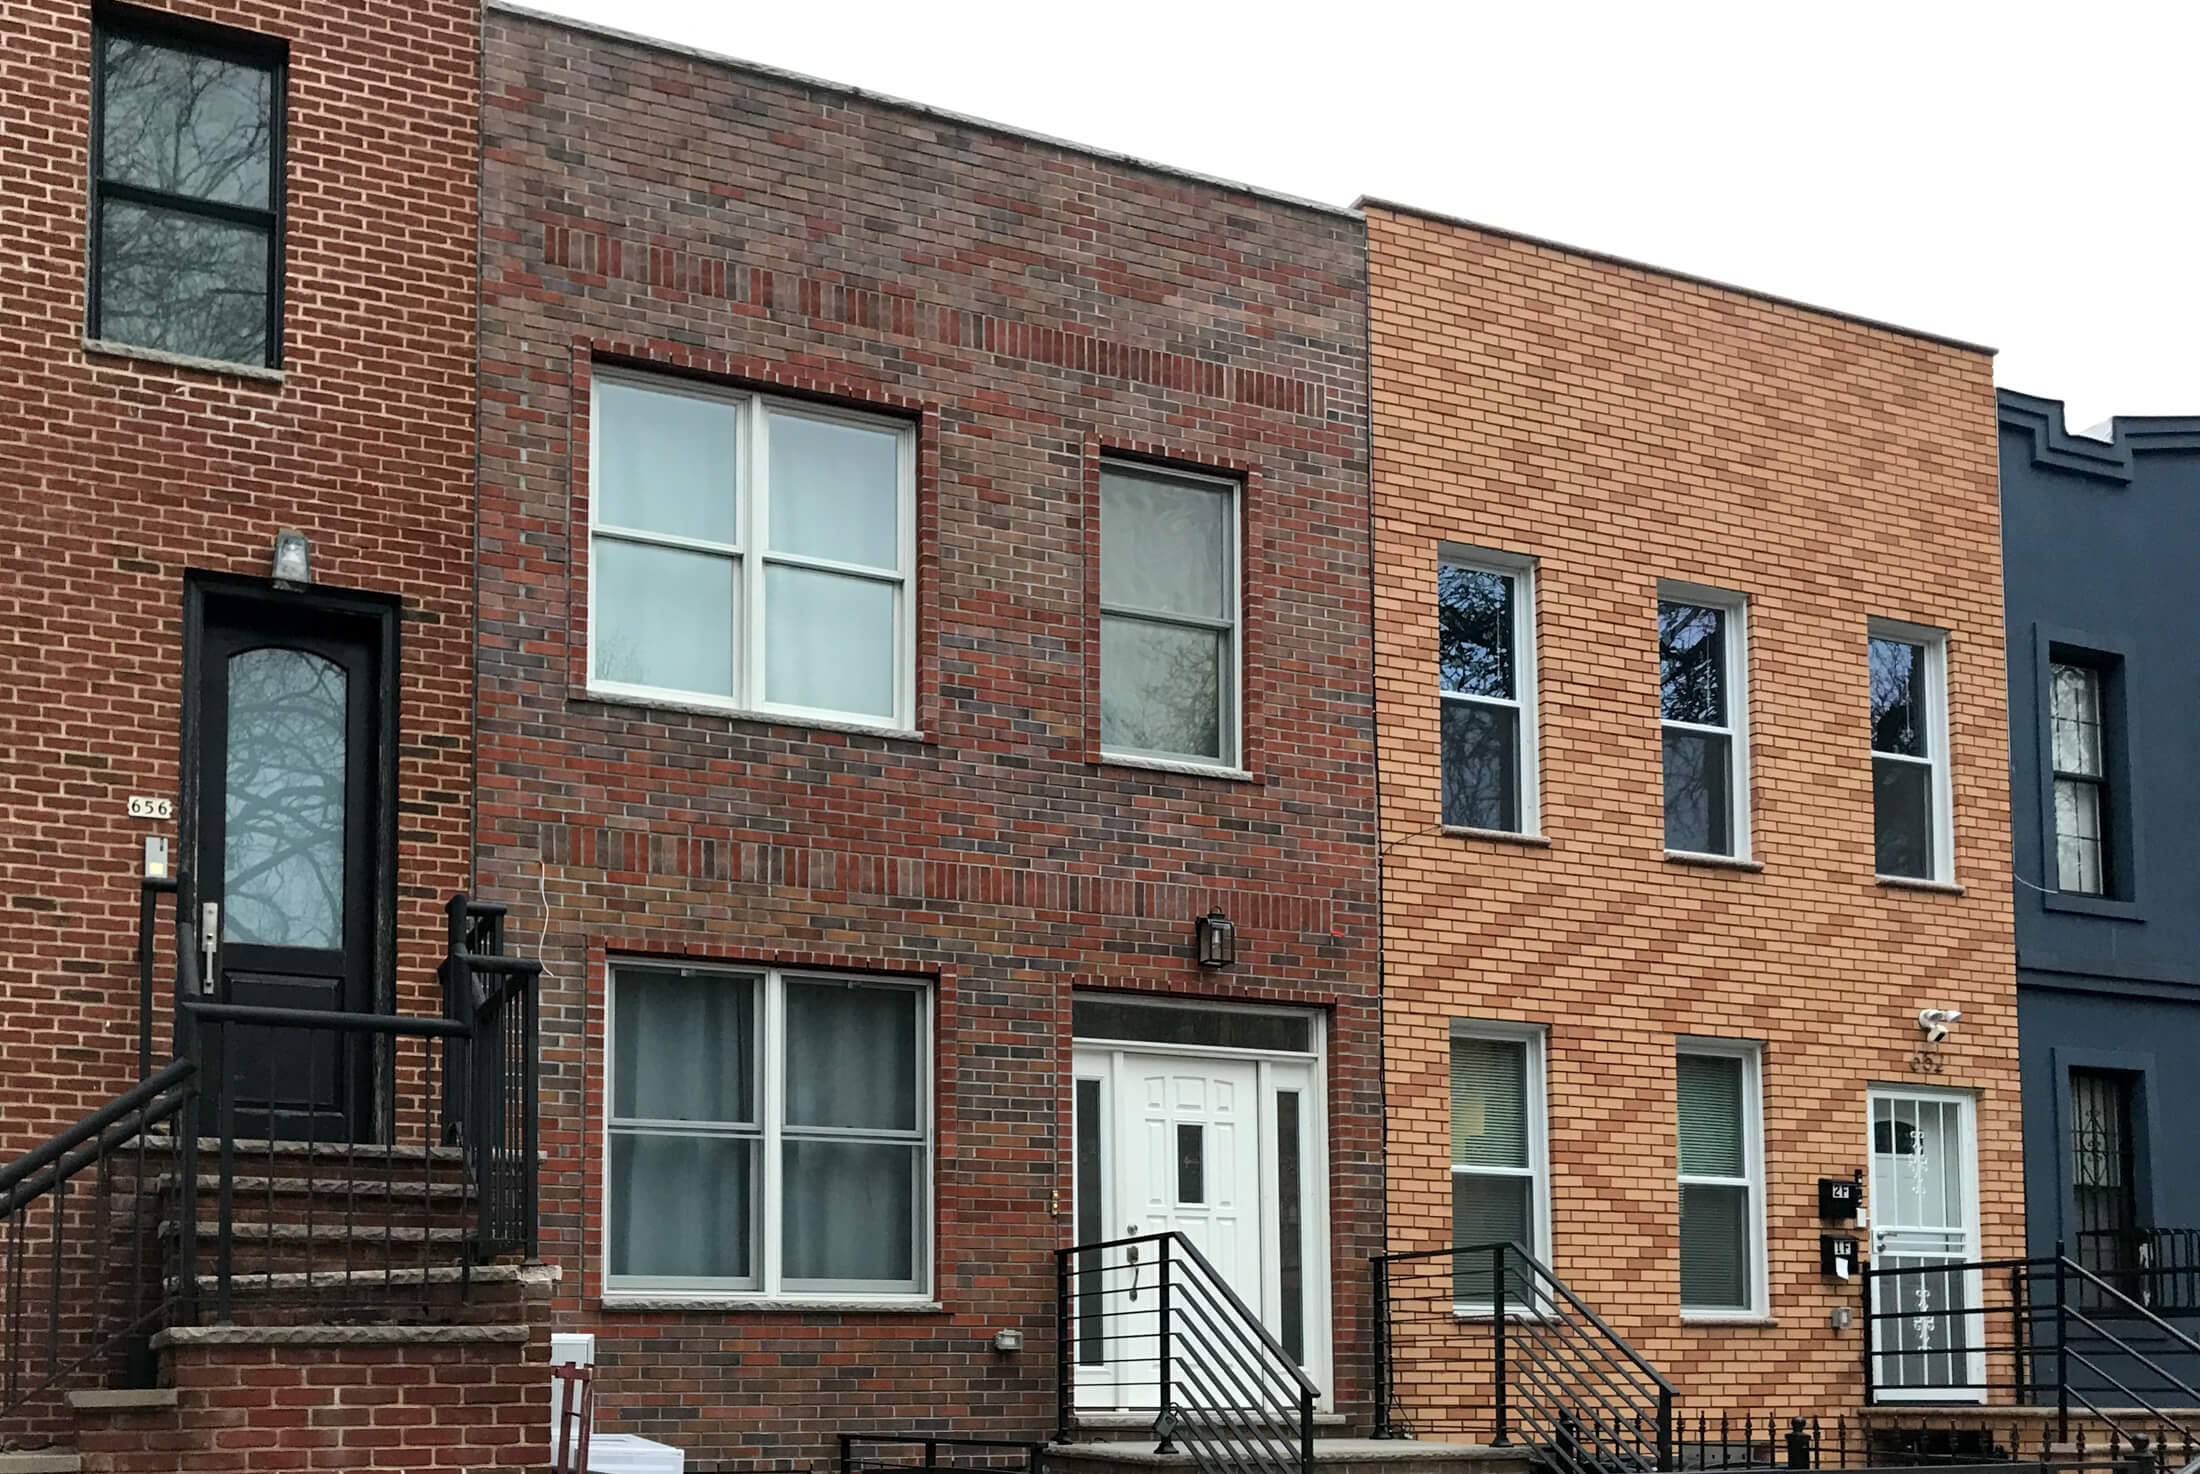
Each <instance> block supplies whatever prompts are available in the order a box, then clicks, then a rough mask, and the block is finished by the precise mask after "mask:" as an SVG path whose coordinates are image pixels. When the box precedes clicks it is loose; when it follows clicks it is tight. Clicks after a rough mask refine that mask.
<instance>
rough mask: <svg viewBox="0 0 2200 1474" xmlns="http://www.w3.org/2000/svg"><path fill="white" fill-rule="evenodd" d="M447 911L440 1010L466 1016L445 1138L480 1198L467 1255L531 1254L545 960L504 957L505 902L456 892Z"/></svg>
mask: <svg viewBox="0 0 2200 1474" xmlns="http://www.w3.org/2000/svg"><path fill="white" fill-rule="evenodd" d="M444 912H445V915H446V917H447V919H448V921H449V928H450V930H449V942H448V950H447V952H446V954H445V956H444V959H443V965H442V967H441V968H440V969H438V971H439V973H440V976H441V980H442V983H443V999H444V1013H445V1016H446V1017H449V1018H453V1019H463V1020H466V1021H468V1023H469V1025H470V1030H471V1032H470V1033H469V1035H468V1036H467V1039H466V1041H465V1042H464V1045H463V1047H461V1046H458V1045H453V1046H452V1047H451V1048H449V1049H447V1050H446V1052H445V1059H446V1074H445V1079H446V1085H447V1087H448V1088H449V1089H450V1092H451V1093H450V1097H449V1099H450V1100H451V1101H452V1102H454V1103H455V1102H456V1101H459V1100H463V1101H464V1102H465V1104H464V1106H463V1109H462V1111H461V1112H460V1114H459V1117H458V1122H457V1125H456V1129H455V1130H454V1131H453V1133H452V1134H453V1135H454V1136H455V1137H456V1139H457V1140H458V1142H459V1144H460V1145H461V1146H463V1147H464V1148H465V1151H466V1157H467V1164H468V1166H469V1168H470V1169H471V1171H472V1174H473V1180H474V1187H475V1190H476V1192H478V1193H479V1194H480V1204H481V1211H480V1216H479V1219H478V1222H477V1226H476V1231H475V1235H474V1239H473V1242H472V1250H471V1252H472V1254H473V1256H474V1257H475V1258H476V1259H489V1258H494V1257H496V1256H497V1255H499V1254H514V1253H517V1254H527V1255H532V1254H533V1253H534V1252H535V1244H536V1232H537V1221H538V1216H539V1204H538V1200H537V1180H536V1172H535V1164H536V1157H537V1154H538V1152H539V1150H540V1118H539V1115H538V1104H539V1095H538V1092H537V1090H536V1082H535V1071H536V1067H537V1064H538V1059H539V1056H540V1053H541V1033H540V1024H539V1020H538V1015H537V1012H536V1006H537V1005H536V998H535V984H536V981H537V980H538V979H539V978H540V976H541V974H542V964H541V963H539V962H536V961H533V960H531V959H521V958H516V957H512V956H509V955H507V954H506V952H505V950H504V917H505V908H504V907H502V906H495V905H488V904H485V903H481V902H474V901H468V900H467V899H466V898H465V897H464V896H453V897H451V899H450V902H449V904H448V905H446V906H445V907H444Z"/></svg>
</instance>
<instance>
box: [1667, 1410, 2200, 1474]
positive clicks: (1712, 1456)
mask: <svg viewBox="0 0 2200 1474" xmlns="http://www.w3.org/2000/svg"><path fill="white" fill-rule="evenodd" d="M2194 1453H2195V1449H2194V1446H2193V1445H2192V1444H2190V1443H2186V1442H2183V1441H2182V1440H2180V1439H2177V1438H2175V1437H2174V1436H2173V1437H2170V1438H2167V1439H2165V1438H2161V1437H2157V1436H2150V1435H2148V1434H2137V1435H2133V1436H2130V1437H2124V1436H2122V1435H2120V1434H2118V1433H2117V1432H2115V1431H2114V1430H2110V1429H2100V1430H2088V1429H2087V1428H2086V1427H2084V1426H2083V1425H2082V1424H2081V1425H2080V1426H2078V1427H2077V1428H2075V1429H2073V1430H2072V1436H2071V1438H2070V1440H2069V1441H2068V1442H2067V1443H2064V1444H2060V1445H2058V1444H2057V1443H2056V1442H2055V1430H2054V1427H2053V1426H2052V1424H2051V1423H2049V1422H2048V1421H2046V1420H2044V1419H2040V1418H2029V1419H2028V1418H2024V1417H2022V1416H2019V1415H2013V1414H2012V1413H2011V1412H2010V1410H2009V1409H2008V1408H2006V1407H2003V1408H1984V1407H1982V1408H1980V1409H1979V1410H1978V1416H1977V1417H1976V1418H1975V1419H1969V1420H1964V1419H1961V1417H1960V1415H1955V1416H1951V1415H1950V1414H1949V1413H1948V1412H1947V1411H1945V1410H1943V1411H1941V1412H1940V1413H1938V1414H1929V1413H1927V1414H1916V1415H1907V1416H1904V1415H1895V1416H1883V1415H1878V1414H1871V1415H1866V1416H1858V1417H1852V1416H1850V1415H1847V1414H1840V1415H1836V1416H1833V1417H1788V1418H1778V1417H1763V1416H1758V1415H1755V1414H1743V1415H1740V1416H1734V1415H1729V1414H1724V1413H1722V1414H1718V1415H1712V1414H1707V1413H1698V1414H1696V1415H1695V1416H1694V1417H1693V1418H1684V1419H1682V1420H1681V1425H1680V1429H1679V1437H1678V1445H1677V1454H1678V1458H1679V1466H1680V1468H1681V1469H1682V1470H1685V1471H1690V1474H1694V1471H1698V1470H1702V1471H1719V1474H1724V1471H1730V1470H1731V1471H1744V1470H1774V1469H1781V1470H1816V1471H1835V1470H1865V1469H1870V1470H1878V1471H1882V1474H1897V1471H1908V1470H1914V1471H1920V1474H1960V1471H1977V1474H2031V1471H2035V1470H2037V1471H2046V1470H2053V1471H2056V1474H2067V1471H2074V1470H2080V1469H2091V1470H2097V1471H2100V1474H2156V1471H2157V1470H2158V1469H2160V1468H2161V1467H2162V1466H2163V1465H2164V1464H2165V1463H2166V1464H2167V1465H2168V1466H2169V1467H2171V1468H2174V1469H2183V1468H2184V1467H2185V1466H2186V1465H2187V1464H2189V1463H2191V1462H2192V1459H2193V1457H2194Z"/></svg>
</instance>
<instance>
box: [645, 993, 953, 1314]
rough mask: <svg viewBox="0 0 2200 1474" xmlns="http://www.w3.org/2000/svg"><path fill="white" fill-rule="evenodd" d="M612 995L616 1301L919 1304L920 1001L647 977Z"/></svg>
mask: <svg viewBox="0 0 2200 1474" xmlns="http://www.w3.org/2000/svg"><path fill="white" fill-rule="evenodd" d="M611 986H612V1017H611V1068H610V1082H609V1087H610V1099H611V1110H610V1117H609V1138H610V1150H609V1153H608V1160H607V1163H606V1171H607V1179H606V1187H605V1203H606V1209H605V1227H606V1240H607V1242H606V1246H605V1247H606V1254H607V1259H608V1263H607V1268H608V1270H609V1274H610V1281H609V1284H610V1288H611V1290H612V1291H613V1292H615V1293H617V1292H624V1293H630V1294H644V1295H665V1294H695V1295H721V1294H723V1295H736V1296H738V1295H751V1296H761V1297H771V1296H790V1297H800V1296H803V1295H833V1296H846V1295H877V1296H883V1297H919V1296H922V1295H923V1294H924V1292H925V1290H926V1288H927V1286H928V1284H929V1281H930V1275H929V1257H930V1248H929V1239H930V1235H929V1233H928V1228H929V1225H930V1221H931V1208H930V1203H931V1109H930V1089H929V1079H930V1069H929V1066H928V1061H929V1058H930V1052H929V1044H928V1042H927V1041H928V1039H929V1036H930V1032H931V1029H930V997H929V994H928V992H927V990H926V989H925V988H924V987H923V986H921V985H917V984H907V983H898V982H886V981H882V980H878V979H867V978H846V977H830V976H821V975H814V974H807V973H793V972H784V973H783V972H777V971H758V972H744V971H735V970H721V969H706V968H691V967H673V966H665V965H662V964H641V963H618V964H614V966H613V968H612V985H611Z"/></svg>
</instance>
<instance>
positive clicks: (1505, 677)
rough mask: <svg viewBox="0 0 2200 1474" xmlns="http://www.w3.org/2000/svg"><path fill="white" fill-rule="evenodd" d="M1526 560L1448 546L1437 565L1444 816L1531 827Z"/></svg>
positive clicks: (1530, 629) (1461, 822)
mask: <svg viewBox="0 0 2200 1474" xmlns="http://www.w3.org/2000/svg"><path fill="white" fill-rule="evenodd" d="M1532 588H1533V575H1532V572H1531V565H1529V564H1527V563H1526V562H1525V561H1522V560H1517V559H1513V558H1510V557H1500V556H1499V555H1495V554H1491V555H1485V556H1483V557H1479V558H1470V557H1467V556H1463V555H1460V556H1454V555H1451V554H1449V553H1447V554H1446V556H1445V557H1444V560H1443V562H1442V563H1441V564H1439V565H1438V567H1437V570H1436V669H1437V686H1438V693H1439V694H1438V700H1439V705H1440V707H1441V709H1442V715H1443V723H1442V733H1441V739H1440V740H1441V742H1442V747H1443V819H1444V822H1445V823H1446V824H1452V825H1458V826H1461V827H1465V828H1470V829H1496V830H1506V831H1511V832H1514V833H1520V832H1526V831H1531V830H1533V829H1535V828H1536V826H1537V824H1538V822H1539V821H1538V818H1537V815H1536V812H1535V809H1536V795H1535V777H1536V774H1535V739H1536V731H1535V609H1534V602H1533V594H1532Z"/></svg>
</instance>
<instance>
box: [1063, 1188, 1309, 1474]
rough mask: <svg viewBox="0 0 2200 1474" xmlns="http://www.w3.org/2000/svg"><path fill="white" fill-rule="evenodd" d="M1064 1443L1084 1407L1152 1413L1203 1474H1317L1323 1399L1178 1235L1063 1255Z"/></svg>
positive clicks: (1158, 1432)
mask: <svg viewBox="0 0 2200 1474" xmlns="http://www.w3.org/2000/svg"><path fill="white" fill-rule="evenodd" d="M1054 1257H1055V1284H1056V1307H1055V1309H1056V1325H1057V1326H1058V1328H1059V1338H1060V1341H1059V1345H1058V1346H1057V1347H1056V1357H1055V1368H1056V1371H1055V1397H1056V1403H1055V1407H1056V1419H1055V1421H1056V1434H1057V1436H1058V1437H1059V1438H1060V1439H1061V1441H1062V1442H1064V1443H1067V1442H1069V1441H1070V1440H1071V1438H1072V1437H1073V1436H1074V1434H1075V1429H1076V1426H1077V1416H1078V1413H1079V1411H1080V1409H1093V1410H1096V1409H1100V1408H1103V1407H1104V1408H1106V1409H1107V1410H1110V1411H1114V1410H1125V1409H1136V1410H1147V1409H1150V1410H1152V1411H1153V1413H1154V1436H1155V1438H1156V1439H1157V1440H1158V1451H1160V1452H1171V1451H1174V1449H1175V1447H1176V1445H1177V1444H1178V1443H1181V1444H1182V1445H1183V1446H1184V1450H1185V1451H1186V1452H1187V1453H1189V1454H1190V1455H1191V1456H1192V1458H1193V1460H1194V1462H1196V1463H1197V1464H1198V1465H1199V1467H1200V1468H1202V1469H1205V1470H1209V1471H1222V1470H1228V1471H1232V1474H1311V1471H1312V1469H1313V1467H1314V1404H1315V1403H1316V1402H1317V1401H1318V1400H1319V1399H1320V1397H1321V1392H1320V1390H1319V1389H1318V1388H1316V1387H1315V1385H1314V1384H1313V1382H1312V1381H1310V1380H1309V1379H1308V1378H1307V1375H1306V1373H1305V1372H1304V1371H1303V1370H1302V1369H1301V1368H1300V1366H1299V1364H1298V1359H1297V1358H1296V1357H1294V1356H1293V1355H1292V1354H1291V1353H1290V1352H1288V1351H1286V1350H1285V1349H1284V1347H1283V1344H1282V1343H1281V1342H1280V1341H1278V1340H1277V1339H1276V1338H1275V1336H1273V1335H1272V1334H1270V1332H1269V1330H1268V1328H1267V1327H1266V1326H1265V1325H1263V1324H1262V1323H1261V1320H1260V1317H1259V1316H1258V1315H1256V1314H1254V1313H1253V1311H1252V1310H1251V1309H1249V1308H1248V1307H1247V1306H1246V1304H1245V1301H1244V1300H1243V1299H1242V1298H1240V1296H1239V1295H1238V1293H1237V1291H1236V1290H1234V1289H1232V1288H1231V1287H1230V1283H1229V1281H1228V1280H1226V1279H1224V1278H1223V1276H1222V1275H1221V1273H1220V1272H1218V1271H1217V1270H1216V1269H1215V1267H1214V1265H1212V1264H1211V1263H1209V1262H1208V1260H1207V1256H1206V1255H1204V1254H1202V1253H1201V1252H1200V1251H1199V1246H1198V1245H1196V1244H1194V1243H1193V1242H1192V1241H1191V1240H1190V1239H1189V1238H1187V1237H1185V1236H1184V1235H1183V1234H1182V1233H1179V1232H1173V1231H1172V1232H1169V1233H1159V1234H1145V1235H1142V1236H1139V1237H1136V1238H1124V1239H1113V1240H1110V1241H1108V1242H1105V1243H1093V1244H1079V1245H1076V1246H1075V1247H1073V1248H1067V1249H1057V1250H1056V1251H1055V1256H1054Z"/></svg>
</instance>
